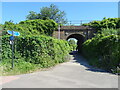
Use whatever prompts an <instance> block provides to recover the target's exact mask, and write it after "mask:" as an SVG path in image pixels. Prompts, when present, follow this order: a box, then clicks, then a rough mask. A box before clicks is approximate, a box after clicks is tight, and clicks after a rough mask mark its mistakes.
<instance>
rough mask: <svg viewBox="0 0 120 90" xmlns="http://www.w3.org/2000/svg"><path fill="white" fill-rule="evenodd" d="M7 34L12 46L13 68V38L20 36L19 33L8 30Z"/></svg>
mask: <svg viewBox="0 0 120 90" xmlns="http://www.w3.org/2000/svg"><path fill="white" fill-rule="evenodd" d="M7 32H8V34H11V35H12V36H10V44H11V45H12V68H14V40H15V37H14V36H20V33H19V32H16V31H10V30H8V31H7Z"/></svg>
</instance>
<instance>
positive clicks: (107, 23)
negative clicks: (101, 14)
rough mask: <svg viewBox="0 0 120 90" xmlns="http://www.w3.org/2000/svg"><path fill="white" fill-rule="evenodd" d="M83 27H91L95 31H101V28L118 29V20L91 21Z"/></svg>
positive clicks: (119, 26) (119, 19) (119, 21)
mask: <svg viewBox="0 0 120 90" xmlns="http://www.w3.org/2000/svg"><path fill="white" fill-rule="evenodd" d="M83 26H91V27H93V28H95V29H96V30H101V29H102V28H113V29H118V28H120V18H103V20H102V21H92V22H90V23H87V24H83Z"/></svg>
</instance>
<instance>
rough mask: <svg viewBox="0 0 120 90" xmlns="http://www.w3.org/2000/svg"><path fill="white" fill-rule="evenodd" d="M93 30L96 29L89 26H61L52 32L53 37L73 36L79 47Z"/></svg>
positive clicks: (90, 36) (66, 38) (68, 37)
mask: <svg viewBox="0 0 120 90" xmlns="http://www.w3.org/2000/svg"><path fill="white" fill-rule="evenodd" d="M95 32H96V30H95V29H93V28H91V27H89V26H61V27H59V28H58V30H55V31H54V32H53V37H55V38H58V39H63V40H68V39H70V38H75V39H77V44H78V47H81V45H82V43H83V42H84V41H86V40H88V39H90V38H92V37H93V36H94V33H95Z"/></svg>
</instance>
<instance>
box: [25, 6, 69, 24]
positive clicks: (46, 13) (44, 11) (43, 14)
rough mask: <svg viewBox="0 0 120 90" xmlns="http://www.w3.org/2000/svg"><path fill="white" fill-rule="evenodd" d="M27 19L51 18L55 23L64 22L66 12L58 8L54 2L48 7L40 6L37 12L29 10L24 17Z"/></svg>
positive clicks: (65, 20) (65, 21)
mask: <svg viewBox="0 0 120 90" xmlns="http://www.w3.org/2000/svg"><path fill="white" fill-rule="evenodd" d="M26 18H27V19H28V20H33V19H43V20H46V19H53V20H54V21H55V22H56V23H61V24H65V23H67V19H66V14H65V12H64V11H61V10H59V9H58V7H57V6H56V5H54V4H51V5H50V6H49V7H42V8H41V9H40V12H39V13H36V12H34V11H30V12H29V15H27V17H26Z"/></svg>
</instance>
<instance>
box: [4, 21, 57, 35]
mask: <svg viewBox="0 0 120 90" xmlns="http://www.w3.org/2000/svg"><path fill="white" fill-rule="evenodd" d="M56 28H57V23H55V22H54V21H53V20H40V19H36V20H26V21H21V22H20V23H19V24H14V23H12V22H5V24H4V25H3V29H4V31H3V35H6V34H7V33H6V30H15V31H19V32H20V33H21V35H22V36H25V35H40V34H44V35H48V36H52V33H53V31H54V30H55V29H56Z"/></svg>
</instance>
